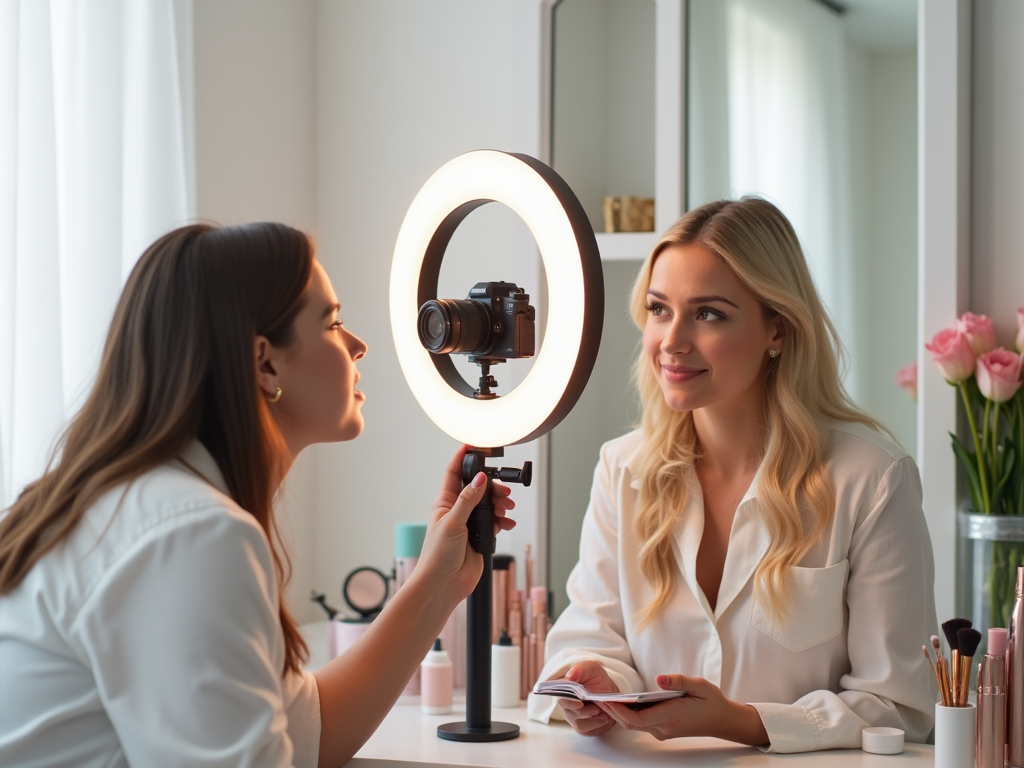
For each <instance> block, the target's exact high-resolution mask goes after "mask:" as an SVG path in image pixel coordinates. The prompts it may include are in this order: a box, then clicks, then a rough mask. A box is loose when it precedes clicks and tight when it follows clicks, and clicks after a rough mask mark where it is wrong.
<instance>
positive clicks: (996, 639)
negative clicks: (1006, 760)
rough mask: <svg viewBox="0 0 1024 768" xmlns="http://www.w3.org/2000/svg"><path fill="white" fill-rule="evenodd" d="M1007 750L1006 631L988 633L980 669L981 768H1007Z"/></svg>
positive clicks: (979, 740)
mask: <svg viewBox="0 0 1024 768" xmlns="http://www.w3.org/2000/svg"><path fill="white" fill-rule="evenodd" d="M1005 750H1006V630H1005V629H999V628H995V627H993V628H992V629H990V630H989V631H988V653H987V654H985V657H984V658H983V659H982V661H981V664H980V666H979V669H978V750H977V752H978V754H977V763H978V768H1003V752H1004V751H1005Z"/></svg>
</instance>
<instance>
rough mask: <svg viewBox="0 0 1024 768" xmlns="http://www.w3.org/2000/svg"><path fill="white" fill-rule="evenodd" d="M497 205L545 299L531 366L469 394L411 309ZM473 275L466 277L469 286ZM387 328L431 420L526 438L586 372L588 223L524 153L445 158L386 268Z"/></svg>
mask: <svg viewBox="0 0 1024 768" xmlns="http://www.w3.org/2000/svg"><path fill="white" fill-rule="evenodd" d="M489 202H498V203H502V204H503V205H506V206H508V207H509V208H511V209H512V211H514V212H515V213H516V214H517V215H518V216H519V217H520V218H521V219H522V220H523V222H524V223H525V224H526V226H527V227H529V229H530V232H531V233H532V234H533V237H534V239H535V240H536V242H537V246H538V248H539V250H540V255H541V259H542V260H543V263H544V270H545V273H546V275H547V295H548V296H549V297H551V301H550V306H549V308H548V312H547V319H546V322H545V326H544V333H543V343H542V344H541V347H540V351H539V353H538V354H537V356H536V359H535V361H534V364H533V367H532V368H531V369H530V371H529V373H528V374H527V375H526V378H525V379H524V380H523V381H522V383H520V384H519V386H517V387H516V388H515V389H513V390H512V391H511V392H509V393H508V394H507V395H503V396H502V397H499V398H495V399H491V400H481V399H475V398H474V397H473V388H472V387H471V386H470V385H469V384H467V383H466V381H465V380H464V379H463V378H462V376H461V375H460V374H459V372H458V371H457V370H456V368H455V364H454V363H453V362H452V360H451V358H449V357H448V356H447V355H434V354H431V353H430V352H428V351H427V350H426V349H424V348H423V346H422V344H421V343H420V340H419V336H418V333H417V317H418V313H419V308H420V307H421V306H422V305H423V303H424V302H427V301H429V300H431V299H436V298H437V282H438V276H439V274H440V271H441V261H442V259H443V258H444V253H445V250H446V249H447V247H448V243H449V242H450V241H451V238H452V235H453V234H454V233H455V230H456V229H457V228H458V226H459V224H461V223H462V221H463V220H464V219H465V218H466V217H467V216H468V215H469V214H470V213H471V212H472V211H474V210H475V209H477V208H479V207H480V206H481V205H484V204H486V203H489ZM475 281H476V280H475V279H474V282H475ZM390 306H391V331H392V334H393V336H394V340H395V348H396V350H397V352H398V360H399V363H400V364H401V366H402V373H403V374H404V375H405V378H406V381H407V382H408V383H409V387H410V389H412V392H413V395H414V396H415V397H416V399H417V400H418V401H419V404H420V406H421V407H422V408H423V410H424V411H425V412H426V414H427V415H428V416H429V417H430V418H431V420H432V421H433V422H434V423H435V424H436V425H437V426H438V427H439V428H440V429H441V430H442V431H444V432H446V433H447V434H448V435H450V436H451V437H453V438H455V439H456V440H458V441H460V442H462V443H466V444H469V445H473V446H480V447H499V446H506V445H514V444H517V443H524V442H528V441H530V440H533V439H535V438H537V437H540V436H541V435H543V434H545V433H546V432H548V431H549V430H551V429H552V428H553V427H554V426H555V425H557V424H558V423H559V422H560V421H561V420H562V419H563V418H565V416H566V415H567V414H568V413H569V411H570V410H572V407H573V406H574V405H575V404H576V402H577V400H579V398H580V395H581V394H583V389H584V387H586V384H587V380H588V379H589V378H590V373H591V371H592V370H593V368H594V362H595V361H596V359H597V351H598V348H599V346H600V343H601V330H602V325H603V322H604V278H603V274H602V269H601V258H600V254H599V251H598V248H597V240H596V238H595V237H594V231H593V229H592V228H591V226H590V221H589V219H588V218H587V215H586V213H585V212H584V210H583V206H582V205H581V204H580V202H579V200H578V199H577V198H576V195H575V194H573V192H572V190H571V189H570V188H569V185H568V184H566V183H565V181H563V180H562V178H561V177H560V176H559V175H558V174H557V173H555V172H554V170H552V169H551V168H549V167H548V166H547V165H545V164H544V163H541V162H540V161H539V160H536V159H534V158H532V157H530V156H528V155H521V154H514V153H508V152H500V151H497V150H476V151H473V152H467V153H465V154H463V155H459V156H458V157H456V158H454V159H452V160H450V161H449V162H447V163H445V164H444V165H443V166H441V168H439V169H438V170H437V171H436V172H435V173H434V174H433V175H432V176H431V177H430V178H429V179H428V180H427V182H426V183H425V184H424V185H423V187H422V189H420V191H419V193H418V194H417V195H416V197H415V199H413V201H412V204H411V205H410V206H409V211H408V213H407V214H406V216H405V220H404V221H403V222H402V227H401V229H400V230H399V233H398V240H397V242H396V244H395V254H394V260H393V261H392V265H391V286H390Z"/></svg>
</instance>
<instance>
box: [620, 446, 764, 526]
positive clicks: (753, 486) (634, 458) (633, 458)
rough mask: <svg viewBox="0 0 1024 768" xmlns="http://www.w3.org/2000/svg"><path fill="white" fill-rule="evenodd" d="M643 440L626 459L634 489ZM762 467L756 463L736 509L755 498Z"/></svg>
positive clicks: (635, 489)
mask: <svg viewBox="0 0 1024 768" xmlns="http://www.w3.org/2000/svg"><path fill="white" fill-rule="evenodd" d="M643 445H644V442H643V440H641V441H639V442H638V443H637V446H636V448H635V449H634V450H633V453H632V454H631V455H630V456H629V458H628V459H626V464H625V467H626V471H627V472H629V487H630V488H632V489H633V490H634V491H639V490H640V475H639V472H638V470H637V465H638V464H639V463H640V451H641V449H642V448H643ZM763 467H764V460H763V459H762V461H761V463H760V464H758V465H757V471H756V472H755V473H754V479H753V480H751V481H750V487H749V488H747V492H746V493H745V494H743V498H742V499H740V503H739V505H738V507H737V510H739V509H742V508H743V506H744V504H746V503H747V502H748V501H752V500H754V499H756V498H757V489H758V487H759V484H760V481H761V470H762V468H763Z"/></svg>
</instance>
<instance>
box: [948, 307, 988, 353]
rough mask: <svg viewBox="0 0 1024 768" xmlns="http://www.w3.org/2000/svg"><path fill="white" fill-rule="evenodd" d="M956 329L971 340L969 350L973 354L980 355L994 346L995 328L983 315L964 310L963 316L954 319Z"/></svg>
mask: <svg viewBox="0 0 1024 768" xmlns="http://www.w3.org/2000/svg"><path fill="white" fill-rule="evenodd" d="M956 327H957V330H958V331H960V332H961V333H964V334H966V335H967V340H968V341H969V342H971V351H973V352H974V354H975V355H981V354H984V353H985V352H988V351H989V350H992V349H995V348H996V330H995V328H993V327H992V321H991V320H989V319H988V318H987V317H985V315H975V314H972V313H970V312H964V314H963V316H962V317H961V318H960V319H959V320H957V321H956Z"/></svg>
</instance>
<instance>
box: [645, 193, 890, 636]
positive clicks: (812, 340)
mask: <svg viewBox="0 0 1024 768" xmlns="http://www.w3.org/2000/svg"><path fill="white" fill-rule="evenodd" d="M689 245H701V246H703V247H705V248H707V249H708V250H709V251H710V252H711V253H713V254H715V255H716V256H718V258H720V259H721V260H722V261H723V262H724V263H725V264H727V265H728V266H729V267H730V268H731V269H732V270H733V272H734V273H735V274H736V276H737V277H739V279H740V280H741V281H742V282H743V284H744V285H746V287H747V288H749V289H750V291H751V292H753V294H754V295H755V296H757V298H758V299H759V300H760V302H761V306H762V307H763V309H764V313H765V317H766V318H769V319H771V318H775V317H777V316H781V317H782V318H783V320H784V322H785V325H786V336H785V344H784V347H783V350H782V352H783V353H782V354H781V355H780V356H779V357H777V358H775V359H774V360H772V361H770V363H769V366H768V371H767V375H766V378H765V382H764V387H765V415H764V419H765V421H764V424H765V427H766V432H765V444H764V453H763V458H762V460H761V463H762V467H761V475H760V481H759V486H758V489H757V491H758V495H757V500H758V507H759V510H760V514H761V517H762V519H763V521H764V523H765V525H766V526H767V528H768V532H769V534H770V536H771V543H770V545H769V547H768V552H767V554H766V555H765V556H764V558H763V559H762V561H761V562H760V564H759V565H758V567H757V571H756V572H755V574H754V597H755V599H756V600H757V601H758V602H759V603H760V605H761V606H762V608H763V609H764V610H765V612H766V613H767V615H768V616H769V618H771V620H772V621H774V622H776V623H777V624H781V623H783V622H784V621H785V620H786V618H787V616H788V614H789V604H788V600H787V597H786V581H787V580H786V576H787V569H788V567H789V566H792V565H795V564H796V563H798V562H799V561H800V560H801V558H802V557H803V556H804V555H805V554H806V553H807V552H808V551H809V550H810V548H811V547H812V546H814V544H815V543H816V542H817V541H819V540H820V539H821V537H822V536H823V535H824V533H825V531H827V530H828V526H829V523H830V521H831V519H832V512H833V507H834V505H835V497H834V492H833V489H832V486H831V484H830V482H829V478H828V476H827V474H826V468H825V460H826V450H827V444H826V434H827V433H826V430H825V426H826V425H827V423H828V422H829V421H831V420H840V421H847V422H857V423H860V424H865V425H867V426H869V427H871V428H872V429H875V430H879V431H885V430H884V428H883V427H881V425H880V424H878V422H876V421H875V420H874V419H872V418H871V417H870V416H868V415H867V414H865V413H863V412H862V411H861V410H859V409H858V408H857V407H856V406H855V405H854V403H853V401H852V400H851V399H850V396H849V395H848V394H847V393H846V390H845V389H844V388H843V385H842V382H841V380H840V363H841V362H843V361H844V359H845V353H844V352H843V348H842V344H841V342H840V340H839V336H838V334H837V333H836V329H835V326H834V325H833V324H832V321H831V320H830V319H829V316H828V313H827V312H826V310H825V308H824V306H823V305H822V303H821V299H820V298H819V297H818V293H817V290H816V289H815V287H814V283H813V281H812V280H811V274H810V271H809V270H808V268H807V263H806V261H805V260H804V255H803V251H802V250H801V248H800V242H799V240H798V239H797V236H796V233H795V232H794V231H793V227H792V225H791V224H790V223H789V221H788V220H787V219H786V217H785V216H784V215H783V214H782V212H781V211H780V210H779V209H778V208H776V207H775V206H774V205H772V204H771V203H769V202H768V201H766V200H763V199H761V198H758V197H744V198H742V199H741V200H738V201H730V200H720V201H717V202H713V203H708V204H707V205H703V206H701V207H699V208H695V209H694V210H692V211H690V212H689V213H687V214H686V215H685V216H683V218H682V219H680V220H679V221H678V222H677V223H676V224H675V225H674V226H673V227H672V228H671V229H670V230H669V231H668V232H666V233H665V235H664V236H663V237H662V238H661V240H659V241H658V244H657V245H656V246H655V247H654V250H653V251H652V252H651V255H650V256H648V257H647V261H646V262H645V263H644V265H643V268H642V269H641V270H640V274H639V275H638V276H637V280H636V283H635V285H634V286H633V294H632V298H631V300H630V310H631V314H632V316H633V320H634V322H635V323H636V324H637V326H639V327H640V329H641V331H642V330H643V329H644V327H645V325H646V323H647V316H648V310H647V303H648V301H647V289H648V287H649V286H650V282H651V271H652V269H653V267H654V262H655V260H656V259H657V258H658V256H659V254H661V253H662V252H663V251H664V250H665V249H666V248H670V247H673V246H689ZM635 380H636V386H637V390H638V393H639V396H640V401H641V405H642V407H643V416H642V418H641V422H640V427H641V429H642V432H643V435H644V438H645V439H644V443H643V447H642V448H641V449H640V452H639V454H638V456H637V462H636V464H635V468H636V470H637V473H638V476H639V480H640V496H639V502H638V505H637V513H636V519H635V526H636V532H637V533H638V534H639V536H640V539H641V540H642V541H643V542H644V543H643V545H642V546H641V548H640V567H641V571H642V572H643V574H644V576H645V577H646V578H647V579H648V580H649V581H650V582H651V584H652V585H653V587H654V589H655V597H654V599H653V600H652V601H651V603H650V604H649V605H647V606H646V607H645V608H643V609H642V610H641V611H640V612H639V613H638V615H637V619H638V623H639V626H640V628H641V629H642V628H644V627H646V626H648V625H649V624H650V623H651V622H652V621H653V620H654V619H655V618H656V617H657V615H658V613H659V612H660V611H661V609H662V608H663V607H664V606H665V604H666V603H667V602H668V600H669V599H670V598H671V596H672V592H673V590H674V589H675V579H676V576H675V574H676V571H677V567H676V564H675V560H674V555H673V552H672V544H671V541H672V530H673V527H674V526H675V524H676V522H677V521H678V520H679V517H680V515H681V514H682V510H683V509H684V508H685V506H686V500H687V495H688V494H687V485H686V477H687V476H688V475H689V474H690V472H691V471H692V470H693V468H694V462H695V459H696V458H697V451H696V437H697V435H696V432H695V431H694V425H693V415H692V412H690V411H674V410H672V409H671V408H669V407H668V406H667V405H666V404H665V399H664V397H663V395H662V391H661V387H660V385H659V384H658V380H657V377H656V374H655V371H654V367H653V366H652V365H651V361H650V360H649V359H648V358H647V357H646V356H645V355H644V354H643V352H642V351H641V354H640V357H639V359H638V360H637V365H636V370H635Z"/></svg>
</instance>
